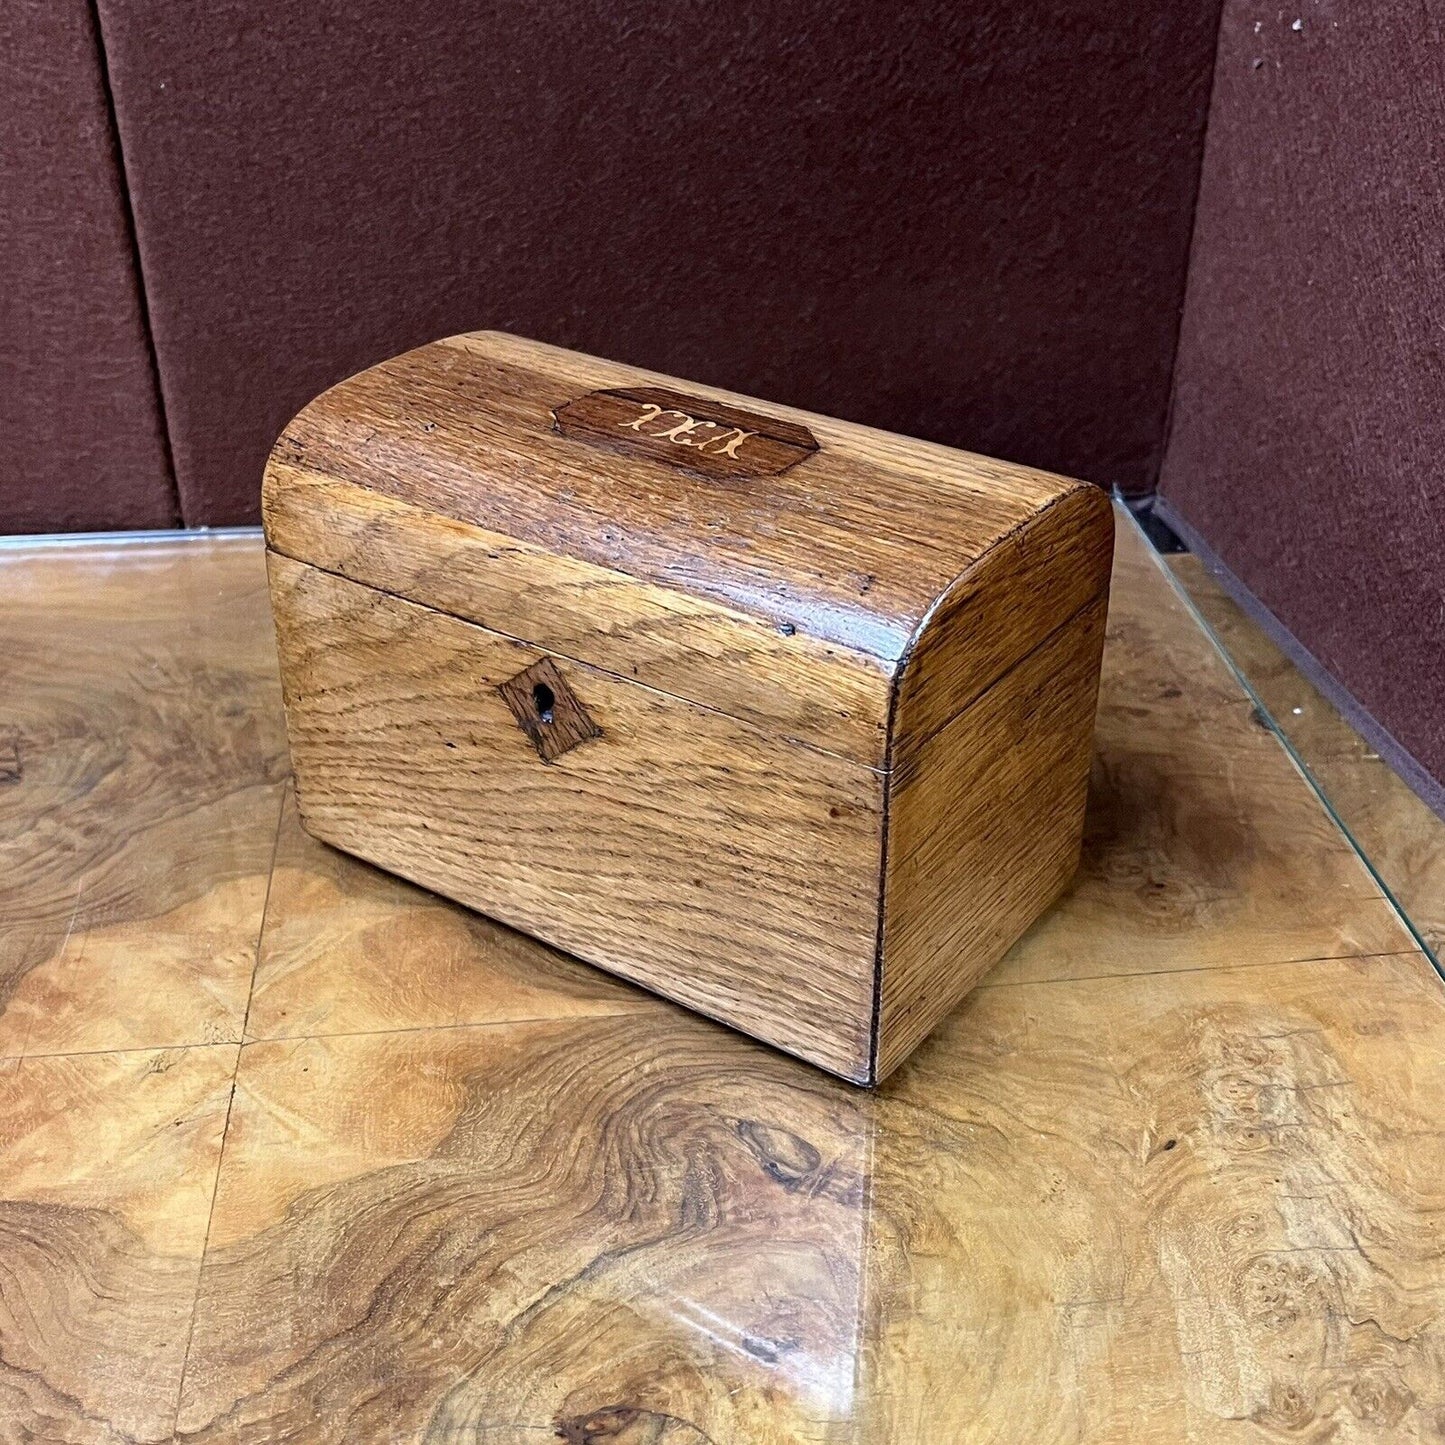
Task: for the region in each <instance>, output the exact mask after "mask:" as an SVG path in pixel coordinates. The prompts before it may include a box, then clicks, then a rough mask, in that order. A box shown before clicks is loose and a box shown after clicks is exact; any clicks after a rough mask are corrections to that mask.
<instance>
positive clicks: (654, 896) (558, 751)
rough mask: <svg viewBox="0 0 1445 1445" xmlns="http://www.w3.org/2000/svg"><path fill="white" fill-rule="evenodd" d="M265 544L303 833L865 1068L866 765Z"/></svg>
mask: <svg viewBox="0 0 1445 1445" xmlns="http://www.w3.org/2000/svg"><path fill="white" fill-rule="evenodd" d="M268 561H269V566H270V572H271V585H272V597H273V603H274V606H275V611H276V621H277V635H278V641H279V645H280V651H281V666H282V675H283V680H284V683H285V691H286V712H287V724H288V728H289V731H290V738H291V750H292V758H293V763H294V766H295V772H296V781H297V791H298V798H299V801H300V805H301V810H302V816H303V818H304V819H305V822H306V825H307V827H308V828H309V829H310V831H312V832H313V833H315V834H316V835H317V836H318V837H321V838H323V839H325V840H326V841H328V842H330V843H333V844H335V845H336V846H338V847H340V848H344V849H346V850H347V851H348V852H352V853H356V854H358V855H360V856H361V857H363V858H366V859H368V860H370V861H371V862H374V863H376V864H378V865H379V866H381V867H383V868H386V869H388V870H390V871H392V872H395V873H399V874H401V875H402V876H403V877H406V878H410V879H412V880H413V881H414V882H417V883H420V884H422V885H423V886H425V887H428V888H432V889H434V890H436V891H437V892H439V893H443V894H446V895H447V896H449V897H451V898H455V899H457V900H458V901H459V902H462V903H465V904H467V905H468V906H470V907H473V908H477V909H479V910H481V911H483V912H485V913H488V914H490V915H492V916H493V917H496V918H499V919H501V920H502V921H503V922H505V923H509V924H511V925H512V926H514V927H516V928H519V929H522V930H524V931H525V932H528V933H531V934H534V935H535V936H537V937H539V938H542V939H545V940H546V941H548V942H549V943H553V944H556V945H557V946H558V947H561V948H564V949H566V950H568V951H569V952H571V953H575V954H577V955H578V956H579V957H582V958H585V959H587V960H588V961H590V962H592V963H595V964H599V965H600V966H602V967H604V968H607V969H609V970H611V971H612V972H615V973H618V974H621V975H623V976H624V977H627V978H630V979H633V980H635V981H636V982H638V983H641V984H645V985H646V986H647V987H649V988H652V989H655V990H657V991H658V992H660V993H664V994H667V995H668V996H670V997H672V998H675V999H677V1000H679V1001H680V1002H682V1003H685V1004H687V1005H688V1006H689V1007H692V1008H695V1009H697V1010H699V1011H700V1012H702V1013H706V1014H709V1015H711V1016H712V1017H714V1018H718V1019H721V1020H722V1021H724V1022H726V1023H729V1024H731V1025H733V1026H734V1027H736V1028H739V1029H742V1030H744V1031H745V1032H747V1033H751V1034H754V1035H756V1036H758V1037H760V1038H764V1039H766V1040H767V1041H768V1042H770V1043H773V1044H776V1045H777V1046H779V1047H781V1048H784V1049H787V1050H788V1051H789V1052H792V1053H795V1054H798V1055H799V1056H801V1057H803V1058H805V1059H808V1060H809V1061H811V1062H813V1063H816V1064H820V1065H822V1066H823V1067H824V1068H827V1069H830V1070H832V1071H834V1072H836V1073H840V1074H843V1075H845V1076H847V1077H849V1078H855V1079H862V1078H864V1077H866V1075H867V1071H868V1065H869V1049H870V1027H871V1014H872V1007H873V962H874V952H875V943H876V930H877V908H878V889H879V876H880V849H881V833H882V779H881V776H880V775H879V774H878V773H877V772H875V771H873V770H872V769H869V768H866V767H863V766H861V765H859V764H856V763H851V762H847V761H844V760H842V759H839V758H836V757H833V756H830V755H828V754H825V753H821V752H818V751H816V750H813V749H809V748H805V747H800V746H798V745H797V744H794V743H789V742H786V741H783V740H781V739H778V738H773V737H770V736H768V735H766V734H765V733H763V732H761V731H759V730H758V729H756V728H753V727H751V726H749V725H747V724H744V723H741V722H739V721H737V720H736V719H733V718H730V717H727V716H725V715H723V714H720V713H716V712H712V711H709V710H707V709H705V708H701V707H698V706H696V705H695V704H692V703H687V702H684V701H682V700H680V699H678V698H675V697H672V696H670V695H669V694H666V693H662V692H658V691H655V690H653V689H650V688H646V687H643V686H641V685H639V684H637V683H634V682H630V681H627V680H625V679H623V678H620V677H617V676H615V675H613V674H611V673H608V672H603V671H601V670H599V669H596V668H591V667H587V666H585V665H583V664H580V663H575V662H571V661H569V660H567V659H565V658H561V657H557V656H552V655H549V654H545V653H542V652H539V651H537V650H536V649H533V648H530V647H527V646H525V645H524V644H521V643H518V642H516V641H513V640H512V639H510V638H506V637H503V636H501V635H499V634H497V633H493V632H489V631H488V630H486V629H485V628H482V627H478V626H475V625H473V624H471V623H466V622H461V621H459V620H457V619H456V618H453V617H448V616H446V615H444V614H442V613H438V612H434V611H432V610H430V609H428V608H425V607H421V606H418V605H416V604H414V603H410V602H405V601H402V600H400V599H399V598H395V597H392V596H390V595H388V594H385V593H380V592H376V591H374V590H372V589H370V588H366V587H362V586H360V585H358V584H356V583H352V582H347V581H345V580H343V579H341V578H338V577H335V576H332V575H331V574H330V573H326V572H322V571H320V570H318V569H316V568H312V567H307V566H304V565H302V564H300V563H296V562H293V561H291V560H290V559H288V558H284V557H280V556H277V555H275V554H270V556H269V558H268Z"/></svg>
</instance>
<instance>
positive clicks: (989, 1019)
mask: <svg viewBox="0 0 1445 1445" xmlns="http://www.w3.org/2000/svg"><path fill="white" fill-rule="evenodd" d="M0 643H3V654H0V655H3V659H4V661H3V688H0V1001H3V1013H0V1196H3V1202H0V1441H6V1442H10V1441H68V1442H85V1445H101V1442H120V1441H165V1440H187V1441H190V1440H196V1441H202V1440H203V1441H208V1442H209V1441H244V1442H263V1441H266V1442H269V1441H295V1442H312V1441H317V1442H320V1441H335V1442H347V1445H351V1442H372V1441H383V1442H392V1441H399V1442H403V1441H404V1442H416V1441H427V1442H449V1445H450V1442H463V1441H467V1442H470V1441H475V1442H481V1445H511V1442H516V1445H530V1442H541V1441H545V1440H549V1439H556V1440H562V1441H568V1442H573V1445H581V1442H594V1445H643V1442H649V1445H651V1442H662V1445H700V1442H707V1441H710V1442H714V1445H732V1442H742V1445H754V1442H756V1445H772V1442H793V1441H816V1442H868V1445H912V1442H929V1445H934V1442H943V1445H952V1442H975V1441H978V1442H985V1441H998V1442H1027V1445H1035V1442H1052V1441H1083V1442H1095V1441H1098V1442H1114V1441H1119V1442H1144V1445H1153V1442H1174V1441H1224V1442H1233V1441H1246V1440H1247V1441H1255V1440H1264V1441H1272V1440H1279V1441H1325V1440H1329V1441H1336V1442H1338V1441H1355V1440H1368V1441H1372V1442H1376V1441H1413V1440H1422V1441H1423V1440H1440V1439H1442V1438H1445V1233H1442V1231H1445V994H1442V985H1441V982H1440V979H1439V977H1438V976H1437V975H1436V973H1435V972H1434V970H1433V968H1432V967H1431V964H1430V961H1429V960H1428V958H1427V957H1426V955H1425V954H1424V953H1422V952H1421V951H1420V949H1419V948H1418V947H1417V946H1416V943H1415V940H1414V937H1413V936H1412V934H1411V932H1410V931H1409V929H1408V928H1407V927H1406V925H1405V923H1404V922H1403V921H1402V918H1401V916H1400V915H1399V914H1398V913H1397V911H1396V909H1395V907H1394V906H1393V904H1392V902H1391V901H1390V899H1389V898H1388V897H1386V896H1385V894H1384V893H1383V892H1382V890H1381V888H1380V886H1379V885H1378V884H1377V883H1376V881H1375V879H1374V877H1373V875H1372V874H1371V872H1370V871H1369V870H1368V869H1367V868H1366V866H1365V865H1364V863H1363V862H1362V861H1361V859H1360V857H1359V856H1358V855H1357V854H1356V852H1355V851H1354V850H1353V848H1352V847H1351V846H1350V843H1349V841H1348V840H1347V839H1346V837H1345V836H1344V835H1343V834H1342V833H1341V832H1340V831H1339V829H1338V828H1337V826H1336V825H1335V823H1334V822H1333V820H1332V818H1331V816H1330V814H1329V812H1328V811H1327V809H1326V808H1325V807H1324V806H1323V804H1322V802H1321V801H1320V799H1319V797H1318V796H1317V794H1316V793H1315V792H1314V791H1313V790H1312V789H1311V787H1310V786H1309V784H1308V783H1307V781H1306V780H1305V778H1304V777H1303V776H1302V775H1301V774H1300V773H1299V771H1298V770H1297V769H1296V768H1295V766H1294V764H1293V763H1292V761H1291V760H1290V758H1289V756H1288V755H1287V753H1286V752H1285V750H1284V749H1283V747H1282V746H1281V743H1280V741H1279V738H1278V737H1277V735H1276V733H1275V731H1274V730H1273V727H1272V724H1271V721H1270V719H1269V718H1268V717H1267V716H1266V715H1264V714H1263V713H1261V712H1259V711H1258V710H1257V709H1256V707H1255V704H1254V703H1253V701H1252V700H1251V699H1250V698H1249V697H1247V696H1246V694H1245V692H1244V691H1243V690H1242V688H1241V686H1240V684H1239V683H1238V681H1237V679H1236V677H1235V675H1234V673H1233V672H1232V671H1231V670H1230V667H1229V666H1228V665H1227V663H1226V662H1225V660H1224V658H1223V657H1222V656H1221V655H1220V654H1219V653H1218V652H1217V651H1216V650H1215V648H1214V646H1213V644H1212V643H1211V642H1210V640H1209V638H1208V637H1207V636H1206V634H1205V633H1204V632H1203V631H1202V630H1201V629H1200V628H1199V626H1198V624H1197V622H1196V621H1195V619H1194V617H1193V615H1192V613H1191V612H1190V610H1189V608H1188V607H1187V605H1186V603H1185V602H1184V601H1183V600H1182V597H1181V595H1180V594H1179V593H1178V592H1177V591H1176V590H1174V585H1173V583H1172V582H1171V581H1170V580H1169V578H1168V577H1167V576H1166V574H1165V572H1164V571H1163V570H1162V568H1161V566H1160V564H1159V563H1158V561H1157V559H1156V558H1155V557H1154V555H1153V554H1152V553H1151V552H1150V551H1149V550H1148V548H1147V546H1146V545H1145V544H1144V543H1143V542H1142V540H1141V539H1140V538H1139V537H1138V535H1137V534H1136V533H1135V532H1134V531H1133V530H1132V527H1131V525H1130V524H1129V523H1128V521H1127V519H1126V518H1124V517H1122V516H1121V518H1120V542H1119V558H1118V566H1117V572H1116V580H1115V591H1114V601H1113V610H1112V615H1111V619H1110V626H1109V644H1108V650H1107V653H1106V659H1105V679H1104V691H1103V697H1102V701H1101V708H1100V717H1099V734H1098V757H1097V761H1096V765H1095V770H1094V784H1093V797H1092V804H1091V813H1090V824H1089V834H1088V842H1087V844H1086V849H1085V860H1084V864H1083V868H1082V870H1081V872H1080V874H1079V876H1078V879H1077V881H1076V883H1075V885H1074V886H1073V888H1072V890H1071V892H1070V893H1069V894H1068V896H1067V897H1066V899H1065V901H1064V902H1063V904H1062V905H1061V906H1060V907H1059V908H1057V909H1056V910H1055V911H1054V912H1053V913H1051V914H1050V915H1049V916H1048V917H1047V918H1045V919H1044V920H1043V921H1042V922H1041V923H1040V924H1039V925H1038V926H1037V927H1036V928H1035V929H1034V930H1033V931H1032V932H1031V933H1030V934H1029V935H1028V936H1027V937H1026V938H1025V939H1024V940H1023V941H1022V942H1021V943H1020V944H1019V945H1018V946H1017V947H1016V948H1015V949H1014V950H1013V952H1012V953H1011V954H1010V956H1009V957H1008V958H1007V959H1006V960H1005V962H1004V963H1003V964H1002V965H1001V966H1000V967H999V968H998V969H997V970H995V972H994V973H993V974H991V975H990V976H989V977H988V978H987V979H986V980H985V983H984V985H983V986H982V987H980V988H979V989H977V990H976V991H975V992H974V994H973V995H972V996H971V997H970V998H969V999H968V1000H967V1001H966V1002H965V1003H964V1004H963V1005H962V1006H961V1007H960V1008H959V1009H958V1010H957V1011H956V1013H955V1014H954V1015H953V1016H952V1017H951V1018H950V1019H949V1020H948V1021H947V1022H946V1023H945V1024H944V1025H943V1026H942V1028H941V1029H940V1030H939V1032H938V1033H937V1034H936V1035H935V1036H934V1037H933V1038H932V1039H931V1040H930V1041H929V1042H928V1043H926V1044H925V1045H924V1046H923V1047H922V1048H921V1049H920V1050H919V1051H918V1053H917V1054H916V1055H914V1057H913V1058H912V1059H910V1060H909V1062H908V1063H907V1064H905V1065H904V1066H903V1067H902V1068H901V1069H900V1071H899V1072H898V1073H897V1074H896V1075H894V1076H893V1078H892V1079H890V1080H889V1081H888V1083H887V1084H886V1085H885V1086H884V1087H883V1088H882V1089H881V1090H880V1091H878V1092H876V1093H868V1092H863V1091H860V1090H858V1089H856V1088H853V1087H850V1086H849V1085H847V1084H843V1083H840V1082H837V1081H835V1080H833V1079H831V1078H829V1077H827V1076H825V1075H823V1074H822V1073H819V1072H817V1071H816V1070H814V1069H811V1068H809V1067H808V1066H806V1065H804V1064H800V1063H796V1062H794V1061H792V1060H790V1059H787V1058H785V1057H783V1056H781V1055H778V1054H775V1053H772V1052H770V1051H769V1050H768V1049H766V1048H764V1047H762V1046H761V1045H756V1044H753V1043H750V1042H749V1041H747V1040H745V1039H743V1038H741V1037H739V1036H737V1035H734V1034H731V1033H729V1032H727V1031H726V1030H724V1029H722V1028H720V1027H718V1026H716V1025H712V1024H709V1023H707V1022H704V1021H702V1020H699V1019H697V1018H694V1017H691V1016H689V1015H688V1014H686V1013H684V1012H683V1011H682V1010H680V1009H678V1008H676V1007H673V1006H672V1005H669V1004H666V1003H663V1002H661V1001H658V1000H656V999H653V998H651V997H649V996H648V995H646V994H643V993H641V992H639V991H637V990H636V989H633V988H631V987H629V986H627V985H626V984H623V983H620V982H617V981H615V980H612V979H610V978H608V977H607V976H605V975H603V974H601V973H599V972H597V971H595V970H592V969H590V968H587V967H585V966H583V965H581V964H578V963H575V962H573V961H571V960H569V959H567V958H565V957H563V956H561V955H559V954H556V953H553V952H550V951H549V950H547V949H546V948H544V947H542V946H540V945H538V944H534V943H532V942H529V941H528V940H526V939H524V938H522V937H520V936H518V935H516V934H513V933H510V932H508V931H506V930H505V929H502V928H500V927H498V926H495V925H493V924H490V923H488V922H487V921H485V920H484V919H481V918H479V917H476V916H473V915H470V914H468V913H466V912H464V911H463V910H461V909H458V908H456V907H453V906H451V905H449V904H446V903H444V902H442V901H440V900H438V899H436V898H433V897H430V896H428V895H427V894H424V893H422V892H420V891H419V890H417V889H414V888H411V887H409V886H407V885H405V884H403V883H400V882H398V881H396V880H393V879H391V878H388V877H386V876H384V875H382V874H381V873H378V872H376V871H374V870H372V869H370V868H368V867H366V866H365V865H363V864H360V863H357V862H354V861H352V860H350V859H348V858H346V857H344V856H342V855H340V854H337V853H334V852H331V851H329V850H328V849H327V848H325V847H323V846H322V845H320V844H318V843H315V842H313V841H311V840H310V839H308V838H307V837H305V836H304V835H303V834H302V832H301V831H300V829H299V827H298V825H297V820H296V814H295V810H294V807H293V805H292V804H291V801H290V799H289V797H288V791H287V762H286V752H285V746H284V740H283V735H282V727H281V717H280V702H279V696H278V689H277V681H276V674H275V658H274V651H273V644H272V637H271V631H270V622H269V617H268V614H267V608H266V597H265V578H264V574H263V568H262V559H261V544H260V542H259V539H251V538H239V539H211V540H187V541H177V542H160V543H158V542H150V543H129V544H88V545H32V546H26V547H11V548H9V549H8V550H5V551H4V552H3V553H0Z"/></svg>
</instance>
